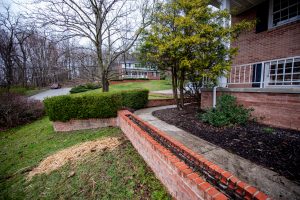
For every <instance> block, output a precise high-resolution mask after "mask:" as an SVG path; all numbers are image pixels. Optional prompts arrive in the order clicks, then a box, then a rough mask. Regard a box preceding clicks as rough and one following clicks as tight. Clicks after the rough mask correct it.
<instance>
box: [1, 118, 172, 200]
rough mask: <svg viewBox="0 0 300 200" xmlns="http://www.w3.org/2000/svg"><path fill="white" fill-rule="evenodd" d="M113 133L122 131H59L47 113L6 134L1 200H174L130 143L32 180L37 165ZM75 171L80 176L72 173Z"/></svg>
mask: <svg viewBox="0 0 300 200" xmlns="http://www.w3.org/2000/svg"><path fill="white" fill-rule="evenodd" d="M108 136H122V132H121V131H120V129H118V128H105V129H100V130H89V131H77V132H73V133H55V132H54V131H53V128H52V125H51V123H50V121H49V120H48V118H47V117H45V118H43V119H41V120H38V121H36V122H33V123H31V124H28V125H24V126H21V127H18V128H14V129H10V130H8V131H4V132H0V154H1V156H0V162H1V165H0V199H71V198H78V199H170V196H169V195H168V194H167V192H166V190H165V189H164V187H163V186H162V184H161V183H160V182H159V181H158V180H157V179H156V178H155V176H154V174H153V173H152V171H151V170H150V169H149V168H148V167H147V165H146V163H145V162H144V161H143V159H142V158H141V157H140V156H139V154H138V153H137V152H136V151H135V149H134V148H133V146H132V145H131V144H130V142H129V141H125V142H124V143H123V144H122V145H120V146H119V147H117V148H116V149H114V150H112V151H105V152H104V153H103V152H102V153H101V152H97V153H96V152H95V153H91V154H89V155H88V156H86V157H85V158H84V159H83V160H80V161H78V162H77V163H76V165H74V164H73V165H71V164H70V163H69V164H66V165H65V166H63V167H62V168H60V169H58V170H56V171H53V172H52V173H50V174H49V175H38V176H35V177H34V178H33V179H32V180H30V181H28V180H26V176H27V173H28V171H29V170H30V169H31V168H33V167H34V166H37V165H38V164H39V162H40V161H41V160H43V159H44V158H46V157H47V156H49V155H51V154H53V153H55V152H57V151H58V150H61V149H64V148H66V147H70V146H73V145H75V144H78V143H81V142H85V141H89V140H95V139H99V138H104V137H108ZM71 171H74V172H75V175H74V176H72V177H69V174H70V172H71Z"/></svg>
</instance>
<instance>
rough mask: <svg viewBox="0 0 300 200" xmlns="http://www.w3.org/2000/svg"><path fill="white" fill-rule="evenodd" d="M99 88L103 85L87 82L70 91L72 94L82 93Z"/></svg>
mask: <svg viewBox="0 0 300 200" xmlns="http://www.w3.org/2000/svg"><path fill="white" fill-rule="evenodd" d="M99 88H101V86H100V85H98V84H94V83H87V84H85V85H78V86H76V87H73V88H72V89H71V90H70V93H71V94H75V93H81V92H86V91H89V90H95V89H99Z"/></svg>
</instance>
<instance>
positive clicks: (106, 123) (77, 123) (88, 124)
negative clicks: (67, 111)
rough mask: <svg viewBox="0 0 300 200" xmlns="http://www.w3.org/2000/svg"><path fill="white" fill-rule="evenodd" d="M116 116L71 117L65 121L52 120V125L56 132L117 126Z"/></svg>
mask: <svg viewBox="0 0 300 200" xmlns="http://www.w3.org/2000/svg"><path fill="white" fill-rule="evenodd" d="M117 121H118V120H117V118H107V119H72V120H70V121H67V122H59V121H56V122H53V127H54V130H55V131H56V132H68V131H78V130H86V129H96V128H104V127H114V126H118V124H117Z"/></svg>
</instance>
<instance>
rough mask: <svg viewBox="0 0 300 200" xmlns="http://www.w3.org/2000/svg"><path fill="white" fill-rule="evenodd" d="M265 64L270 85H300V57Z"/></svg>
mask: <svg viewBox="0 0 300 200" xmlns="http://www.w3.org/2000/svg"><path fill="white" fill-rule="evenodd" d="M264 64H265V69H266V72H267V73H266V80H268V85H269V86H300V57H296V58H288V59H282V60H276V61H271V62H265V63H264Z"/></svg>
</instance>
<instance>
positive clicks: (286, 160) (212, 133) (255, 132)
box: [153, 105, 300, 184]
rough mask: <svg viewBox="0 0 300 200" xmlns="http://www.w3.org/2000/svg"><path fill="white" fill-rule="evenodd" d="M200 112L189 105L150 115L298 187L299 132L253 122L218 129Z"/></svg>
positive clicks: (299, 179)
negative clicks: (275, 173) (206, 121)
mask: <svg viewBox="0 0 300 200" xmlns="http://www.w3.org/2000/svg"><path fill="white" fill-rule="evenodd" d="M201 112H203V111H201V110H199V109H198V107H197V106H196V105H188V106H186V108H185V109H184V110H177V109H176V108H170V109H165V110H158V111H155V112H153V115H154V116H155V117H157V118H159V119H161V120H163V121H165V122H167V123H169V124H172V125H175V126H177V127H179V128H181V129H183V130H185V131H187V132H190V133H192V134H194V135H196V136H198V137H200V138H202V139H204V140H206V141H209V142H211V143H213V144H215V145H217V146H220V147H222V148H224V149H226V150H227V151H229V152H232V153H234V154H237V155H239V156H241V157H244V158H246V159H248V160H251V161H252V162H254V163H256V164H259V165H262V166H264V167H266V168H269V169H271V170H273V171H275V172H277V173H279V174H281V175H283V176H285V177H286V178H288V179H290V180H293V181H295V182H296V183H297V184H300V131H295V130H289V129H281V128H274V127H270V126H266V125H262V124H258V123H255V122H249V123H248V124H247V125H245V126H239V125H236V126H229V127H222V128H219V127H214V126H211V125H209V124H206V123H204V122H202V121H201V120H199V119H198V117H197V115H198V113H201Z"/></svg>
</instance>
